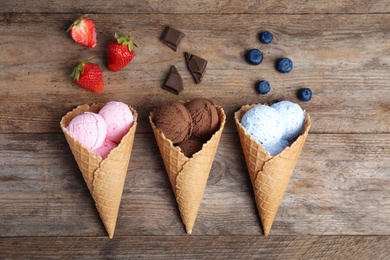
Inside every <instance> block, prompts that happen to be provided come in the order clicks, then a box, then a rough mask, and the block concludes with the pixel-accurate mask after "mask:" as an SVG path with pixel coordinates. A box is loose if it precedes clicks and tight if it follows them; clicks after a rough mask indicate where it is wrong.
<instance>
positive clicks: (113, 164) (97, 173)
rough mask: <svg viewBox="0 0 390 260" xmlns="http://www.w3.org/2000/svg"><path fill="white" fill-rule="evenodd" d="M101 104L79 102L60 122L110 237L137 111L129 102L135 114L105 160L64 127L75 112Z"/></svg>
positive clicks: (81, 111)
mask: <svg viewBox="0 0 390 260" xmlns="http://www.w3.org/2000/svg"><path fill="white" fill-rule="evenodd" d="M104 105H105V104H104V103H99V104H92V105H91V106H90V105H87V104H84V105H80V106H78V107H77V108H75V109H74V110H72V111H70V112H68V113H67V114H66V115H65V116H64V117H63V118H62V120H61V123H60V125H61V129H62V131H63V132H64V134H65V137H66V140H67V142H68V144H69V146H70V149H71V151H72V153H73V156H74V158H75V160H76V162H77V165H78V167H79V169H80V171H81V173H82V175H83V178H84V181H85V183H86V184H87V186H88V189H89V191H90V193H91V195H92V198H93V199H94V201H95V205H96V208H97V210H98V212H99V215H100V218H101V220H102V221H103V224H104V227H105V228H106V231H107V233H108V236H109V237H110V238H112V237H113V236H114V231H115V226H116V221H117V217H118V212H119V206H120V202H121V198H122V192H123V186H124V183H125V179H126V173H127V169H128V165H129V161H130V155H131V150H132V147H133V141H134V134H135V130H136V127H137V112H136V111H135V110H134V109H133V108H132V107H130V106H129V108H130V111H131V112H132V114H133V116H134V122H133V125H132V126H131V128H130V130H129V131H128V132H127V133H126V134H125V135H124V136H123V138H122V140H121V141H120V143H119V144H118V146H117V147H116V148H114V149H113V150H111V152H110V153H109V154H108V156H107V158H105V159H104V160H103V159H102V158H101V157H99V156H95V154H94V153H93V152H91V151H90V150H89V149H87V148H86V147H85V146H83V145H82V144H81V143H80V142H79V141H77V140H76V139H74V138H73V137H72V136H71V135H70V134H69V132H68V131H67V130H66V127H67V126H68V125H69V123H70V122H71V120H72V119H73V118H75V117H76V116H78V115H81V114H83V113H85V112H94V113H98V111H99V110H100V109H101V108H102V107H103V106H104Z"/></svg>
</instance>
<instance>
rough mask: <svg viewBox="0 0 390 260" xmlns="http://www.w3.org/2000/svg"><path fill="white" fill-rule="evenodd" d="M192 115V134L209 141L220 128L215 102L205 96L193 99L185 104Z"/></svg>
mask: <svg viewBox="0 0 390 260" xmlns="http://www.w3.org/2000/svg"><path fill="white" fill-rule="evenodd" d="M184 105H185V106H186V108H187V109H188V111H189V112H190V114H191V117H192V125H193V129H192V135H193V136H195V137H197V138H199V139H201V140H202V141H207V140H209V139H210V138H211V136H212V135H213V134H214V133H215V132H216V131H217V130H218V127H219V117H218V112H217V109H216V107H215V105H214V103H213V102H211V101H210V100H208V99H205V98H197V99H193V100H191V101H189V102H187V103H186V104H184Z"/></svg>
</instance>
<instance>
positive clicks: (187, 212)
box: [149, 106, 226, 234]
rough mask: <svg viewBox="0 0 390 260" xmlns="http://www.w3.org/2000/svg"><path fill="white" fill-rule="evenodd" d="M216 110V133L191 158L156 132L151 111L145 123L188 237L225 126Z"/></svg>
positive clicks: (222, 118)
mask: <svg viewBox="0 0 390 260" xmlns="http://www.w3.org/2000/svg"><path fill="white" fill-rule="evenodd" d="M217 111H218V116H219V120H220V127H219V129H218V131H217V132H215V134H214V135H213V136H212V137H211V139H210V140H209V141H208V142H207V143H205V144H203V147H202V150H200V151H199V152H197V153H195V154H194V155H193V156H192V158H188V157H186V156H185V155H184V154H183V153H182V152H181V151H180V148H179V147H175V146H173V144H172V142H171V141H170V140H169V139H167V138H166V137H165V136H164V134H163V133H162V132H161V131H160V130H159V129H157V127H156V126H155V124H154V122H153V116H154V113H153V112H152V113H150V116H149V121H150V124H151V126H152V128H153V133H154V136H155V138H156V141H157V145H158V148H159V150H160V154H161V156H162V158H163V161H164V165H165V169H166V171H167V174H168V177H169V181H170V183H171V186H172V189H173V192H174V194H175V197H176V201H177V204H178V206H179V211H180V216H181V218H182V221H183V223H184V225H185V228H186V232H187V233H188V234H191V233H192V229H193V227H194V224H195V220H196V217H197V215H198V211H199V207H200V203H201V200H202V197H203V193H204V190H205V188H206V183H207V179H208V177H209V174H210V170H211V166H212V164H213V161H214V157H215V153H216V151H217V148H218V144H219V140H220V138H221V134H222V131H223V128H224V126H225V121H226V115H225V112H224V111H223V109H222V107H220V106H217Z"/></svg>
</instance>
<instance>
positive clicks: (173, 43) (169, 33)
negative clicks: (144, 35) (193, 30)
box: [161, 26, 185, 51]
mask: <svg viewBox="0 0 390 260" xmlns="http://www.w3.org/2000/svg"><path fill="white" fill-rule="evenodd" d="M184 36H185V34H184V33H182V32H181V31H178V30H176V29H174V28H172V27H169V26H168V27H167V28H165V30H164V32H163V34H162V35H161V41H162V42H163V43H165V44H166V45H167V46H168V47H169V48H171V49H172V50H174V51H176V50H177V46H179V43H180V41H181V40H182V39H183V38H184Z"/></svg>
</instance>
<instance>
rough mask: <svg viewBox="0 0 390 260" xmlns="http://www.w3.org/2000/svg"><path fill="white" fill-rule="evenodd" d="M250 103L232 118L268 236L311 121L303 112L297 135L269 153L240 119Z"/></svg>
mask: <svg viewBox="0 0 390 260" xmlns="http://www.w3.org/2000/svg"><path fill="white" fill-rule="evenodd" d="M254 106H255V105H251V106H249V105H246V106H243V107H241V109H240V110H239V111H237V112H236V113H235V114H234V121H235V123H236V126H237V131H238V135H239V137H240V142H241V147H242V150H243V152H244V156H245V162H246V165H247V167H248V171H249V175H250V179H251V182H252V186H253V190H254V193H255V200H256V205H257V210H258V213H259V215H260V220H261V223H262V227H263V231H264V235H265V236H268V234H269V232H270V230H271V227H272V223H273V221H274V219H275V216H276V212H277V211H278V208H279V205H280V202H281V201H282V198H283V194H284V191H285V190H286V187H287V184H288V182H289V180H290V177H291V174H292V172H293V170H294V167H295V164H296V162H297V161H298V157H299V154H300V153H301V150H302V147H303V145H304V143H305V140H306V137H307V135H308V133H309V129H310V126H311V121H310V116H309V114H308V113H306V112H305V122H304V126H303V129H302V131H301V134H300V135H299V137H298V138H297V139H296V140H295V141H294V142H293V143H292V144H291V145H290V146H289V147H287V148H286V149H284V150H283V151H282V152H281V153H279V154H278V155H276V156H271V155H270V154H269V153H268V152H266V151H265V150H264V149H263V148H262V146H261V145H259V144H258V143H257V142H256V141H255V140H254V139H253V138H252V137H251V136H250V135H249V134H248V133H247V132H246V130H245V129H244V127H243V126H242V125H241V123H240V122H241V118H242V117H243V115H244V114H245V112H246V111H248V110H249V109H250V108H252V107H254Z"/></svg>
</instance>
